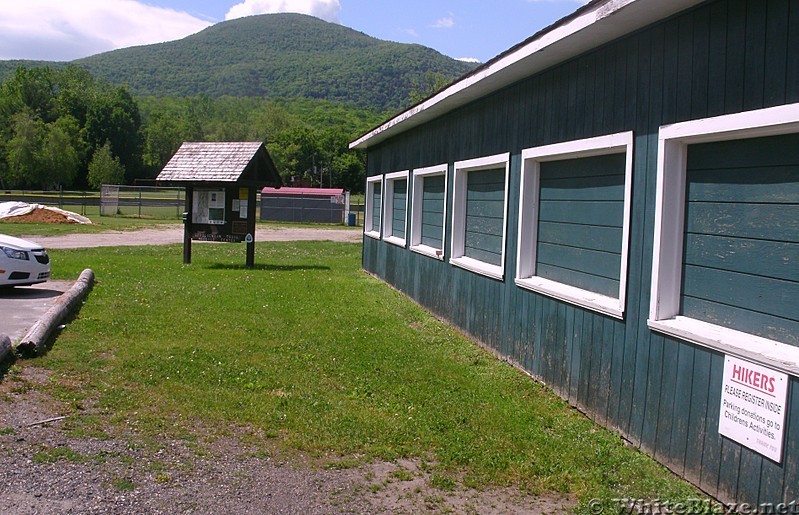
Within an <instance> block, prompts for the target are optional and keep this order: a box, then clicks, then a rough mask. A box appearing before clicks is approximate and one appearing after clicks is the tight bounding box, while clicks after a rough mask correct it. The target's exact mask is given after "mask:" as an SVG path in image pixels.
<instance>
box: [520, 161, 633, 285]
mask: <svg viewBox="0 0 799 515" xmlns="http://www.w3.org/2000/svg"><path fill="white" fill-rule="evenodd" d="M625 160H626V156H625V154H623V153H620V154H607V155H601V156H593V157H584V158H577V159H563V160H558V161H546V162H542V163H541V178H540V180H541V185H540V188H541V189H540V197H539V198H540V202H539V218H538V247H537V249H536V275H538V276H540V277H544V278H546V279H550V280H553V281H557V282H559V283H563V284H568V285H570V286H574V287H577V288H581V289H584V290H589V291H592V292H595V293H600V294H602V295H607V296H609V297H617V296H618V295H619V275H620V273H621V248H622V226H623V224H624V171H625Z"/></svg>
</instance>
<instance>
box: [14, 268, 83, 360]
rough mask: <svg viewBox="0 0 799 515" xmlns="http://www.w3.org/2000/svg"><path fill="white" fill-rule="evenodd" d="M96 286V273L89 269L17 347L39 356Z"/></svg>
mask: <svg viewBox="0 0 799 515" xmlns="http://www.w3.org/2000/svg"><path fill="white" fill-rule="evenodd" d="M93 285H94V272H93V271H92V270H91V269H90V268H87V269H86V270H84V271H83V272H81V274H80V277H78V280H77V281H75V284H73V285H72V287H71V288H70V289H69V290H67V291H65V292H64V293H63V294H62V295H61V296H60V297H58V299H57V300H56V301H55V302H54V303H53V305H52V306H50V309H48V310H47V312H46V313H45V314H44V316H42V317H41V318H40V319H39V320H37V321H36V323H35V324H33V326H32V327H31V328H30V329H29V330H28V332H27V333H26V334H25V336H24V337H23V338H22V340H20V342H19V344H18V345H17V347H18V348H20V349H22V350H23V351H25V352H32V353H34V354H38V353H39V352H40V351H41V350H42V348H43V347H44V345H45V343H46V342H47V339H48V338H49V337H50V335H51V334H52V333H53V330H54V329H55V328H56V327H58V325H59V324H60V323H61V322H62V321H63V320H64V319H66V318H67V316H69V314H70V313H72V312H73V311H74V310H75V309H76V308H77V307H78V306H79V305H80V303H81V302H83V299H85V298H86V295H87V294H88V293H89V290H91V288H92V286H93Z"/></svg>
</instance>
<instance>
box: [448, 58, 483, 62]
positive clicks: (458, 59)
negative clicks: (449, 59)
mask: <svg viewBox="0 0 799 515" xmlns="http://www.w3.org/2000/svg"><path fill="white" fill-rule="evenodd" d="M455 60H456V61H463V62H464V63H482V62H483V61H481V60H480V59H478V58H476V57H456V58H455Z"/></svg>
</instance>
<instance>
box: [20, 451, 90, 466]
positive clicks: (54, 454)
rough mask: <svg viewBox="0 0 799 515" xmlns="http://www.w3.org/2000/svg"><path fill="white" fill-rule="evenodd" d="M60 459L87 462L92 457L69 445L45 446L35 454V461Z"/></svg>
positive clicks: (47, 461)
mask: <svg viewBox="0 0 799 515" xmlns="http://www.w3.org/2000/svg"><path fill="white" fill-rule="evenodd" d="M59 460H65V461H69V462H71V463H85V462H87V461H90V460H91V457H89V456H85V455H83V454H80V453H77V452H75V451H73V450H72V449H70V448H69V447H45V448H43V449H42V450H40V451H39V452H37V453H36V454H34V455H33V461H34V463H55V462H56V461H59Z"/></svg>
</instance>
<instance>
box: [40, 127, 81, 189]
mask: <svg viewBox="0 0 799 515" xmlns="http://www.w3.org/2000/svg"><path fill="white" fill-rule="evenodd" d="M78 132H79V129H78V121H77V120H76V119H75V118H73V117H71V116H62V117H61V118H59V119H58V120H56V121H55V122H53V123H48V124H47V125H46V127H45V133H44V139H43V141H42V146H41V149H40V152H39V159H40V161H41V167H42V169H43V172H44V177H43V179H44V180H43V181H42V182H41V186H42V187H43V188H47V187H49V186H53V187H59V186H60V187H63V186H67V187H69V186H71V185H72V183H73V182H74V180H75V176H76V175H77V174H78V167H79V166H80V149H81V146H82V145H81V143H80V139H79V137H78Z"/></svg>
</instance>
